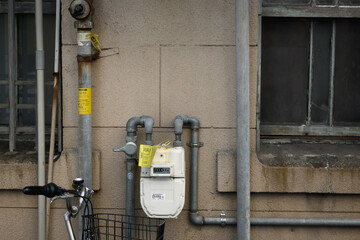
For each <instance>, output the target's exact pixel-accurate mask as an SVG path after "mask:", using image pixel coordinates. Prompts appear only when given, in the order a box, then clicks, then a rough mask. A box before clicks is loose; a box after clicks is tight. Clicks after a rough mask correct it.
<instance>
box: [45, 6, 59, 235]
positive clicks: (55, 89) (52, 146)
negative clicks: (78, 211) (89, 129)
mask: <svg viewBox="0 0 360 240" xmlns="http://www.w3.org/2000/svg"><path fill="white" fill-rule="evenodd" d="M59 37H60V0H56V21H55V56H54V86H53V101H52V112H51V134H50V150H49V163H48V165H49V166H48V181H47V182H48V183H50V182H52V181H53V168H54V167H53V165H54V161H53V160H54V151H55V128H56V112H57V100H58V98H57V93H58V77H59V42H60V39H59ZM50 211H51V210H50V199H49V198H48V199H46V231H45V232H46V239H47V240H48V239H49V233H50Z"/></svg>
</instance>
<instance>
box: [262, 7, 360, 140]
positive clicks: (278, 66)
mask: <svg viewBox="0 0 360 240" xmlns="http://www.w3.org/2000/svg"><path fill="white" fill-rule="evenodd" d="M259 20H260V23H261V38H260V39H261V46H259V47H260V48H261V52H260V54H261V55H260V56H261V61H259V62H261V65H260V66H259V69H261V70H260V71H259V88H258V89H259V92H260V95H259V97H260V98H259V99H258V107H259V108H260V116H259V118H258V123H259V125H258V127H260V134H258V139H259V138H260V137H263V138H264V137H270V138H274V137H279V136H287V137H288V136H292V137H299V138H304V137H305V136H310V137H315V136H316V137H319V138H324V137H329V136H330V137H331V138H337V137H338V138H358V137H360V94H359V93H360V0H263V3H262V11H261V17H260V19H259ZM259 135H260V136H259Z"/></svg>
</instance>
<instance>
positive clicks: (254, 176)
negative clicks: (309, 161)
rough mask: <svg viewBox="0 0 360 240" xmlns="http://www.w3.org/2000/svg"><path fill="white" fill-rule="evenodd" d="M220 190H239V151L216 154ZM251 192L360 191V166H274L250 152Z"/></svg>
mask: <svg viewBox="0 0 360 240" xmlns="http://www.w3.org/2000/svg"><path fill="white" fill-rule="evenodd" d="M217 161H218V165H217V168H218V169H217V172H218V174H217V183H218V187H217V190H218V191H219V192H236V169H235V167H234V166H236V165H235V162H236V154H235V152H234V151H232V152H229V151H221V152H219V153H218V155H217ZM250 161H251V162H250V163H251V166H250V168H251V175H250V188H251V192H263V193H265V192H273V193H275V192H276V193H337V194H359V193H360V185H359V184H358V183H359V182H360V168H332V167H327V166H326V167H317V168H314V167H271V166H266V165H264V164H262V163H261V162H260V161H259V159H258V154H257V153H256V152H252V153H251V160H250Z"/></svg>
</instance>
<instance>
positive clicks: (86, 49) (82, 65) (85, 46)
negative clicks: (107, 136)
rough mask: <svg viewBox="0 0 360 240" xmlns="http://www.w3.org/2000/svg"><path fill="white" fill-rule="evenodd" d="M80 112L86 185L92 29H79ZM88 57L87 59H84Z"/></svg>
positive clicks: (82, 171)
mask: <svg viewBox="0 0 360 240" xmlns="http://www.w3.org/2000/svg"><path fill="white" fill-rule="evenodd" d="M77 35H78V39H81V41H79V42H78V71H79V83H78V113H79V119H78V121H79V129H78V137H79V139H78V144H79V177H81V178H83V179H84V185H85V186H88V187H90V188H91V186H92V156H91V154H92V146H91V145H92V140H91V124H92V119H91V42H90V37H87V36H89V35H90V29H85V30H83V29H78V34H77ZM84 59H87V60H84Z"/></svg>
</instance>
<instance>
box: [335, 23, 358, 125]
mask: <svg viewBox="0 0 360 240" xmlns="http://www.w3.org/2000/svg"><path fill="white" fill-rule="evenodd" d="M359 43H360V19H337V20H336V49H335V59H336V61H335V79H334V88H335V90H334V122H335V124H336V125H356V126H359V125H360V44H359Z"/></svg>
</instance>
